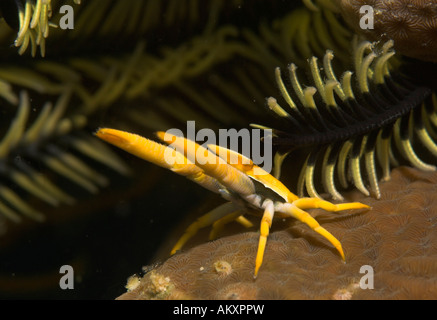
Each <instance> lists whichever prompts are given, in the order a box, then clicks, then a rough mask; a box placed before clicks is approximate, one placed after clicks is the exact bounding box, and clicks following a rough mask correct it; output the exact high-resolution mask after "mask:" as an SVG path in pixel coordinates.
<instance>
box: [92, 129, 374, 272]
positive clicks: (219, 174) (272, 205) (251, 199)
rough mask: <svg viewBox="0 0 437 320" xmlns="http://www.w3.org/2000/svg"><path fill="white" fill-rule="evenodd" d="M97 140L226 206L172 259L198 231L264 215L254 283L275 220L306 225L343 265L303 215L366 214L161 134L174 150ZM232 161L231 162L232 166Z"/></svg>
mask: <svg viewBox="0 0 437 320" xmlns="http://www.w3.org/2000/svg"><path fill="white" fill-rule="evenodd" d="M96 135H97V137H99V138H100V139H102V140H105V141H107V142H109V143H111V144H113V145H115V146H117V147H119V148H121V149H123V150H125V151H127V152H130V153H131V154H133V155H136V156H138V157H140V158H142V159H144V160H147V161H149V162H152V163H154V164H156V165H158V166H161V167H164V168H167V169H170V170H171V171H173V172H175V173H177V174H180V175H182V176H185V177H187V178H188V179H190V180H193V181H194V182H196V183H198V184H200V185H201V186H203V187H205V188H207V189H209V190H211V191H213V192H216V193H219V194H221V195H222V197H223V198H225V199H226V200H228V201H229V202H228V203H225V204H223V205H221V206H219V207H217V208H216V209H214V210H212V211H210V212H209V213H207V214H205V215H204V216H202V217H201V218H199V219H198V220H197V221H196V222H194V223H193V224H192V225H191V226H189V227H188V229H187V230H186V232H185V234H184V235H183V236H182V237H181V238H180V239H179V241H178V242H177V243H176V245H175V246H174V248H173V250H172V252H171V253H172V254H173V253H175V252H176V251H177V250H179V249H180V248H182V246H183V245H184V244H185V243H186V242H187V241H188V239H190V238H191V237H192V236H193V235H194V234H195V233H196V232H197V230H198V229H200V228H203V227H206V226H209V225H213V224H214V225H213V230H212V233H213V232H215V233H216V232H217V230H218V229H219V228H220V227H221V226H223V224H224V223H226V222H229V221H232V220H237V221H239V222H241V223H242V224H246V225H247V224H249V225H250V222H248V221H247V220H246V219H245V218H244V217H243V215H244V214H245V213H247V212H258V213H259V212H261V211H263V212H264V213H263V215H262V220H261V227H260V238H259V244H258V252H257V255H256V260H255V273H254V278H256V277H257V275H258V271H259V268H260V267H261V264H262V261H263V256H264V250H265V247H266V242H267V236H268V235H269V229H270V227H271V225H272V220H273V216H274V215H275V214H276V216H277V217H280V218H288V217H292V218H295V219H297V220H299V221H301V222H303V223H305V224H307V225H308V226H309V227H310V228H311V229H313V230H314V231H316V232H318V233H319V234H321V235H322V236H323V237H325V238H326V239H327V240H328V241H329V242H331V243H332V245H333V246H334V247H335V248H336V249H337V250H338V252H339V253H340V255H341V257H342V259H343V261H344V260H345V256H344V253H343V249H342V246H341V243H340V241H338V240H337V239H336V238H335V237H334V236H333V235H332V234H331V233H329V232H328V231H327V230H326V229H325V228H323V227H322V226H320V224H319V223H318V222H317V221H316V220H315V219H314V218H313V217H312V216H311V215H310V214H309V213H307V212H306V211H304V210H306V209H312V208H322V209H324V210H327V211H330V212H337V211H342V210H348V209H362V208H370V207H369V206H367V205H365V204H362V203H359V202H351V203H342V204H332V203H330V202H328V201H324V200H321V199H318V198H299V197H297V196H296V195H295V194H293V193H292V192H291V191H289V190H288V189H287V187H285V186H284V185H283V184H282V183H281V182H280V181H279V180H278V179H276V178H275V177H273V176H272V175H270V174H268V173H267V172H266V171H265V170H263V169H261V168H260V167H258V166H256V165H255V164H254V163H253V162H252V161H251V160H250V159H248V158H246V157H244V156H243V155H241V154H239V153H237V152H234V151H232V150H229V149H225V148H222V147H219V146H216V145H208V148H205V147H203V146H201V145H199V144H197V143H195V142H194V141H191V140H188V139H185V138H183V137H177V136H174V135H171V134H169V133H165V132H157V136H158V138H159V139H160V140H161V141H163V142H165V143H167V144H171V146H173V147H175V149H174V148H171V147H169V146H165V145H162V144H160V143H157V142H155V141H153V140H149V139H146V138H143V137H141V136H139V135H136V134H132V133H128V132H124V131H120V130H115V129H108V128H102V129H99V130H98V131H97V132H96ZM169 155H171V156H172V159H173V162H171V161H168V159H169ZM199 155H200V156H201V158H199ZM231 157H232V159H233V161H230V159H231ZM235 159H237V161H235ZM253 180H255V181H258V182H259V183H261V184H262V185H263V186H264V187H266V188H269V189H271V190H273V191H274V192H275V193H276V194H277V195H278V198H281V199H283V201H274V200H272V199H269V198H267V197H266V196H264V195H262V194H260V193H259V191H256V190H255V183H254V181H253Z"/></svg>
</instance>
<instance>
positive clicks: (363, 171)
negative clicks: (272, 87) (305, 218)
mask: <svg viewBox="0 0 437 320" xmlns="http://www.w3.org/2000/svg"><path fill="white" fill-rule="evenodd" d="M333 54H334V53H333V52H332V51H331V50H327V52H326V54H325V56H324V57H323V68H321V67H320V66H319V62H318V59H317V58H316V57H312V58H311V59H309V69H310V71H311V80H310V81H311V82H312V83H313V85H314V86H309V87H306V88H305V87H303V86H302V85H301V82H300V80H299V79H298V70H297V67H296V66H295V65H294V64H293V63H292V64H291V65H290V66H289V68H288V70H287V73H288V82H291V89H288V88H287V85H286V80H284V78H285V76H284V75H283V74H281V70H280V69H279V68H277V69H276V81H277V84H278V87H279V90H280V92H281V95H282V97H283V100H285V102H286V106H285V107H282V106H281V105H280V103H279V102H278V101H277V100H276V99H275V98H273V97H270V98H268V99H267V105H268V107H269V108H270V109H271V110H272V111H273V112H274V113H275V114H276V115H278V116H279V118H280V120H282V121H283V123H284V125H282V126H281V127H279V128H275V129H274V130H273V132H274V134H275V136H276V138H274V144H276V145H277V146H278V147H279V148H280V149H282V151H283V152H284V153H293V152H297V151H300V152H306V155H307V156H306V160H305V162H304V163H303V164H302V169H301V174H300V177H299V181H298V185H297V193H298V194H299V196H304V195H305V194H306V193H308V194H309V195H310V196H312V197H320V195H319V193H318V191H317V190H316V185H315V183H314V180H315V179H316V175H318V174H321V179H320V180H321V181H322V184H323V188H324V190H325V191H326V192H327V193H329V195H330V196H331V197H332V198H333V199H337V200H342V199H343V197H342V195H341V194H340V192H339V191H338V190H337V185H341V187H343V188H347V187H348V186H349V185H351V184H352V185H353V186H355V187H356V188H357V189H358V190H360V191H361V192H362V193H363V194H365V195H367V196H369V195H372V196H374V197H375V198H380V194H381V193H380V191H379V180H380V179H383V180H387V179H389V176H390V168H391V167H393V166H398V165H399V163H400V162H402V161H406V162H407V163H409V164H410V165H412V166H414V167H416V168H419V169H421V170H425V171H434V170H435V166H434V165H431V164H427V163H425V162H424V161H422V160H421V159H420V158H419V156H418V154H417V153H416V152H415V151H414V149H413V144H416V143H417V142H420V144H422V145H423V146H425V149H426V150H427V151H426V152H427V153H428V154H430V155H432V156H434V157H435V156H437V145H436V143H435V141H434V139H435V137H434V138H433V136H432V135H433V132H434V131H435V130H434V124H433V123H432V122H431V121H430V120H428V119H429V118H432V117H431V115H434V114H435V110H436V107H437V101H436V97H435V95H434V94H433V93H432V90H431V89H429V88H427V87H422V86H418V85H413V84H412V83H410V82H409V81H408V80H407V79H406V78H402V77H400V76H399V75H398V74H397V73H396V71H393V72H391V71H390V68H391V66H390V60H391V59H392V57H393V56H394V55H395V52H394V50H393V41H388V42H386V43H384V44H382V45H380V46H378V45H377V44H376V43H371V42H368V41H362V42H359V43H358V42H357V43H356V45H355V46H354V53H353V58H354V59H353V62H354V72H352V71H345V72H343V74H342V75H341V78H337V76H336V74H335V73H334V71H333V63H332V61H333V58H334V55H333ZM322 70H323V71H322ZM322 72H323V73H322ZM428 156H429V155H428ZM365 176H367V181H365V179H364V178H363V177H365ZM367 185H368V186H370V188H368V186H367Z"/></svg>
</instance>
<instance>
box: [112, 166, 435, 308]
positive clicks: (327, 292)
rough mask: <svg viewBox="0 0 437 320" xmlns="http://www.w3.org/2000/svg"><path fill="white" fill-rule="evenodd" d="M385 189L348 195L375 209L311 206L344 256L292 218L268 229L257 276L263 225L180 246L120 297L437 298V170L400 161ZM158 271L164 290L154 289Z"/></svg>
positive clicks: (348, 198)
mask: <svg viewBox="0 0 437 320" xmlns="http://www.w3.org/2000/svg"><path fill="white" fill-rule="evenodd" d="M381 192H382V199H381V200H375V199H372V198H366V197H363V196H362V195H361V194H359V193H358V192H352V193H349V194H347V195H346V196H347V200H353V201H362V202H364V203H367V204H369V205H371V206H372V207H373V209H372V210H370V211H361V212H353V211H350V212H346V213H341V214H332V213H326V212H324V211H322V210H313V211H311V213H312V214H313V215H314V216H316V217H317V219H318V221H319V222H320V223H321V224H322V225H323V226H324V227H325V228H326V229H327V230H329V231H330V232H332V234H334V235H335V236H336V237H337V238H338V239H339V240H340V241H341V243H342V245H343V248H344V250H345V254H346V263H343V262H342V260H341V259H340V257H339V256H338V254H337V252H336V250H335V249H334V248H333V247H331V246H330V244H329V243H328V242H327V241H326V240H325V239H323V238H322V237H321V236H319V235H318V234H316V233H315V232H313V231H311V230H310V229H309V228H308V227H307V226H305V225H303V224H301V223H299V222H291V226H290V227H289V228H288V229H285V230H282V231H276V232H273V233H272V234H271V235H270V236H269V239H268V242H267V248H266V253H265V257H264V263H263V265H262V267H261V269H260V272H259V275H258V278H257V279H256V280H254V279H253V270H254V261H255V254H256V249H257V245H258V233H256V232H247V233H243V234H237V235H234V236H229V237H224V238H221V239H219V240H216V241H213V242H209V243H206V244H203V245H199V246H197V247H195V248H193V249H190V250H187V251H186V252H183V253H180V254H176V255H175V256H173V257H171V258H169V259H168V260H167V261H166V262H165V263H163V264H162V265H160V266H158V267H156V268H155V269H154V270H153V271H151V272H149V273H147V274H146V275H145V276H144V277H143V279H141V282H140V283H139V285H138V286H136V287H134V288H133V290H131V291H129V292H127V293H125V294H123V295H122V296H120V297H119V299H159V298H160V297H165V299H337V300H349V299H437V197H436V196H435V195H436V194H437V174H436V173H429V172H428V173H426V172H420V171H417V170H415V169H411V168H407V167H400V168H397V169H395V170H394V171H393V172H392V178H391V180H390V181H388V182H382V183H381ZM274 224H275V223H274ZM366 265H367V266H370V267H372V268H373V272H374V281H373V286H374V288H373V289H369V288H368V289H362V288H360V279H361V278H362V277H363V276H364V277H366V278H363V283H365V284H367V285H370V284H371V282H370V281H368V279H367V276H369V275H370V273H369V272H368V270H361V271H362V272H363V273H360V269H361V267H362V266H366ZM223 270H225V272H224V271H223ZM159 277H161V278H162V279H165V280H166V284H167V285H166V286H164V287H163V289H162V290H163V291H164V292H156V282H157V281H158V280H159V279H158V278H159ZM157 279H158V280H157Z"/></svg>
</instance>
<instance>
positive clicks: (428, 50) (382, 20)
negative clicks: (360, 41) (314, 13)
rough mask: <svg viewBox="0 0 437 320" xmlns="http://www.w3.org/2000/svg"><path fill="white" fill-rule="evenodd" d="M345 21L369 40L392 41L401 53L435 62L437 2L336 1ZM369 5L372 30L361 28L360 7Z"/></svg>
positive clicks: (433, 0) (402, 0) (408, 0)
mask: <svg viewBox="0 0 437 320" xmlns="http://www.w3.org/2000/svg"><path fill="white" fill-rule="evenodd" d="M337 1H338V3H339V5H340V6H341V12H342V15H343V17H344V19H345V20H346V22H347V23H348V24H349V25H350V26H351V27H352V28H353V29H354V30H355V31H356V32H357V33H360V34H363V35H364V36H365V37H367V38H368V39H369V40H372V41H378V40H384V41H386V40H388V39H393V40H394V41H395V49H396V50H397V51H399V52H400V53H402V54H404V55H406V56H409V57H413V58H416V59H421V60H425V61H432V62H437V19H436V16H437V1H436V0H432V1H422V0H415V1H412V0H397V1H382V0H373V1H362V0H337ZM363 5H370V6H372V7H373V12H374V29H361V28H360V19H361V17H363V15H364V14H363V13H360V8H361V6H363Z"/></svg>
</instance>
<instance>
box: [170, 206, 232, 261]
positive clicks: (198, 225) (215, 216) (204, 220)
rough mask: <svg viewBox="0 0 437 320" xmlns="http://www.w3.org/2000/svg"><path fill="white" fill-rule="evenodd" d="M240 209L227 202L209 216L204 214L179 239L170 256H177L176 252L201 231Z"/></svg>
mask: <svg viewBox="0 0 437 320" xmlns="http://www.w3.org/2000/svg"><path fill="white" fill-rule="evenodd" d="M237 209H238V207H236V205H235V204H234V203H232V202H227V203H225V204H222V205H221V206H218V207H217V208H215V209H213V210H211V211H210V212H208V213H207V214H204V215H203V216H201V217H200V218H199V219H197V220H196V221H194V222H193V223H192V224H190V225H189V226H188V228H187V229H186V230H185V233H184V235H183V236H182V237H181V238H179V240H178V242H177V243H176V244H175V245H174V247H173V249H172V250H171V252H170V254H175V253H176V251H178V250H180V249H181V248H182V247H183V246H184V244H185V243H187V241H188V240H190V239H191V238H192V237H193V236H194V235H195V234H196V233H197V231H199V229H202V228H205V227H208V226H210V225H212V224H213V223H214V222H215V221H217V220H219V219H222V218H223V217H227V216H228V215H230V214H232V213H233V212H235V211H236V210H237Z"/></svg>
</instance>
